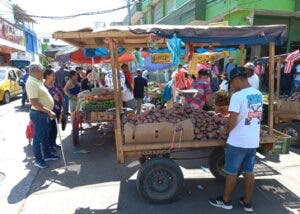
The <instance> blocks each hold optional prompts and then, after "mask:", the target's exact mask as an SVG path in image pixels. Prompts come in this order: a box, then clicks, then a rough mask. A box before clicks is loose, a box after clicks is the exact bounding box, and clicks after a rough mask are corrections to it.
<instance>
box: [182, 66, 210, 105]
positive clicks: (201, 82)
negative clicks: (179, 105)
mask: <svg viewBox="0 0 300 214" xmlns="http://www.w3.org/2000/svg"><path fill="white" fill-rule="evenodd" d="M191 88H193V89H197V91H198V92H197V94H196V95H195V96H193V97H189V98H186V99H185V101H186V103H188V104H189V105H190V106H192V107H193V108H200V109H202V108H203V106H204V105H205V104H210V100H209V95H210V94H212V90H211V85H210V81H209V71H208V70H207V69H200V70H199V72H198V78H197V79H196V80H195V81H193V82H192V86H191Z"/></svg>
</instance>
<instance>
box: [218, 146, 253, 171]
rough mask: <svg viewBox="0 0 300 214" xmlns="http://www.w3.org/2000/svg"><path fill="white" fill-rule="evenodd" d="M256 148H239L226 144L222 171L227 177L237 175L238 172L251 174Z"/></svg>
mask: <svg viewBox="0 0 300 214" xmlns="http://www.w3.org/2000/svg"><path fill="white" fill-rule="evenodd" d="M255 158H256V148H240V147H235V146H231V145H229V144H226V149H225V166H224V171H225V172H226V173H227V174H229V175H237V174H238V172H239V171H240V170H242V172H244V173H253V169H254V164H255Z"/></svg>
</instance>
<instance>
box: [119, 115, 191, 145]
mask: <svg viewBox="0 0 300 214" xmlns="http://www.w3.org/2000/svg"><path fill="white" fill-rule="evenodd" d="M174 131H175V138H174V139H175V140H174V142H179V140H180V136H181V141H189V140H193V139H194V126H193V123H192V121H191V120H190V119H188V120H185V121H182V122H180V123H177V124H175V125H174V124H172V123H169V122H161V123H146V124H140V125H132V124H130V123H126V124H125V126H124V135H125V143H160V142H170V143H171V142H172V140H173V135H174Z"/></svg>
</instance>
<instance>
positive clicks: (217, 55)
mask: <svg viewBox="0 0 300 214" xmlns="http://www.w3.org/2000/svg"><path fill="white" fill-rule="evenodd" d="M228 56H229V52H228V51H222V52H213V53H204V54H198V53H197V54H195V55H194V57H195V58H196V62H197V63H206V62H207V61H216V60H219V59H222V58H225V57H228Z"/></svg>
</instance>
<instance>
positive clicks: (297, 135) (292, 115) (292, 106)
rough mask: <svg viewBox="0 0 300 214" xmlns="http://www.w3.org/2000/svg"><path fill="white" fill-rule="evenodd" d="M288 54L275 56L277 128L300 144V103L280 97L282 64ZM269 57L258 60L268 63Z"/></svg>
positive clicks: (275, 120)
mask: <svg viewBox="0 0 300 214" xmlns="http://www.w3.org/2000/svg"><path fill="white" fill-rule="evenodd" d="M287 56H288V54H281V55H276V56H275V62H276V79H277V81H276V92H275V100H274V122H275V125H274V126H275V128H276V129H278V130H279V131H281V132H283V133H285V134H288V135H290V136H291V137H292V145H297V146H299V145H300V103H299V102H296V101H289V100H285V99H282V98H281V97H280V82H281V81H280V80H281V66H282V64H283V63H284V61H285V59H286V57H287ZM268 60H269V57H262V58H260V59H257V61H258V62H263V63H267V62H268ZM264 105H267V106H268V105H269V103H264Z"/></svg>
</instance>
